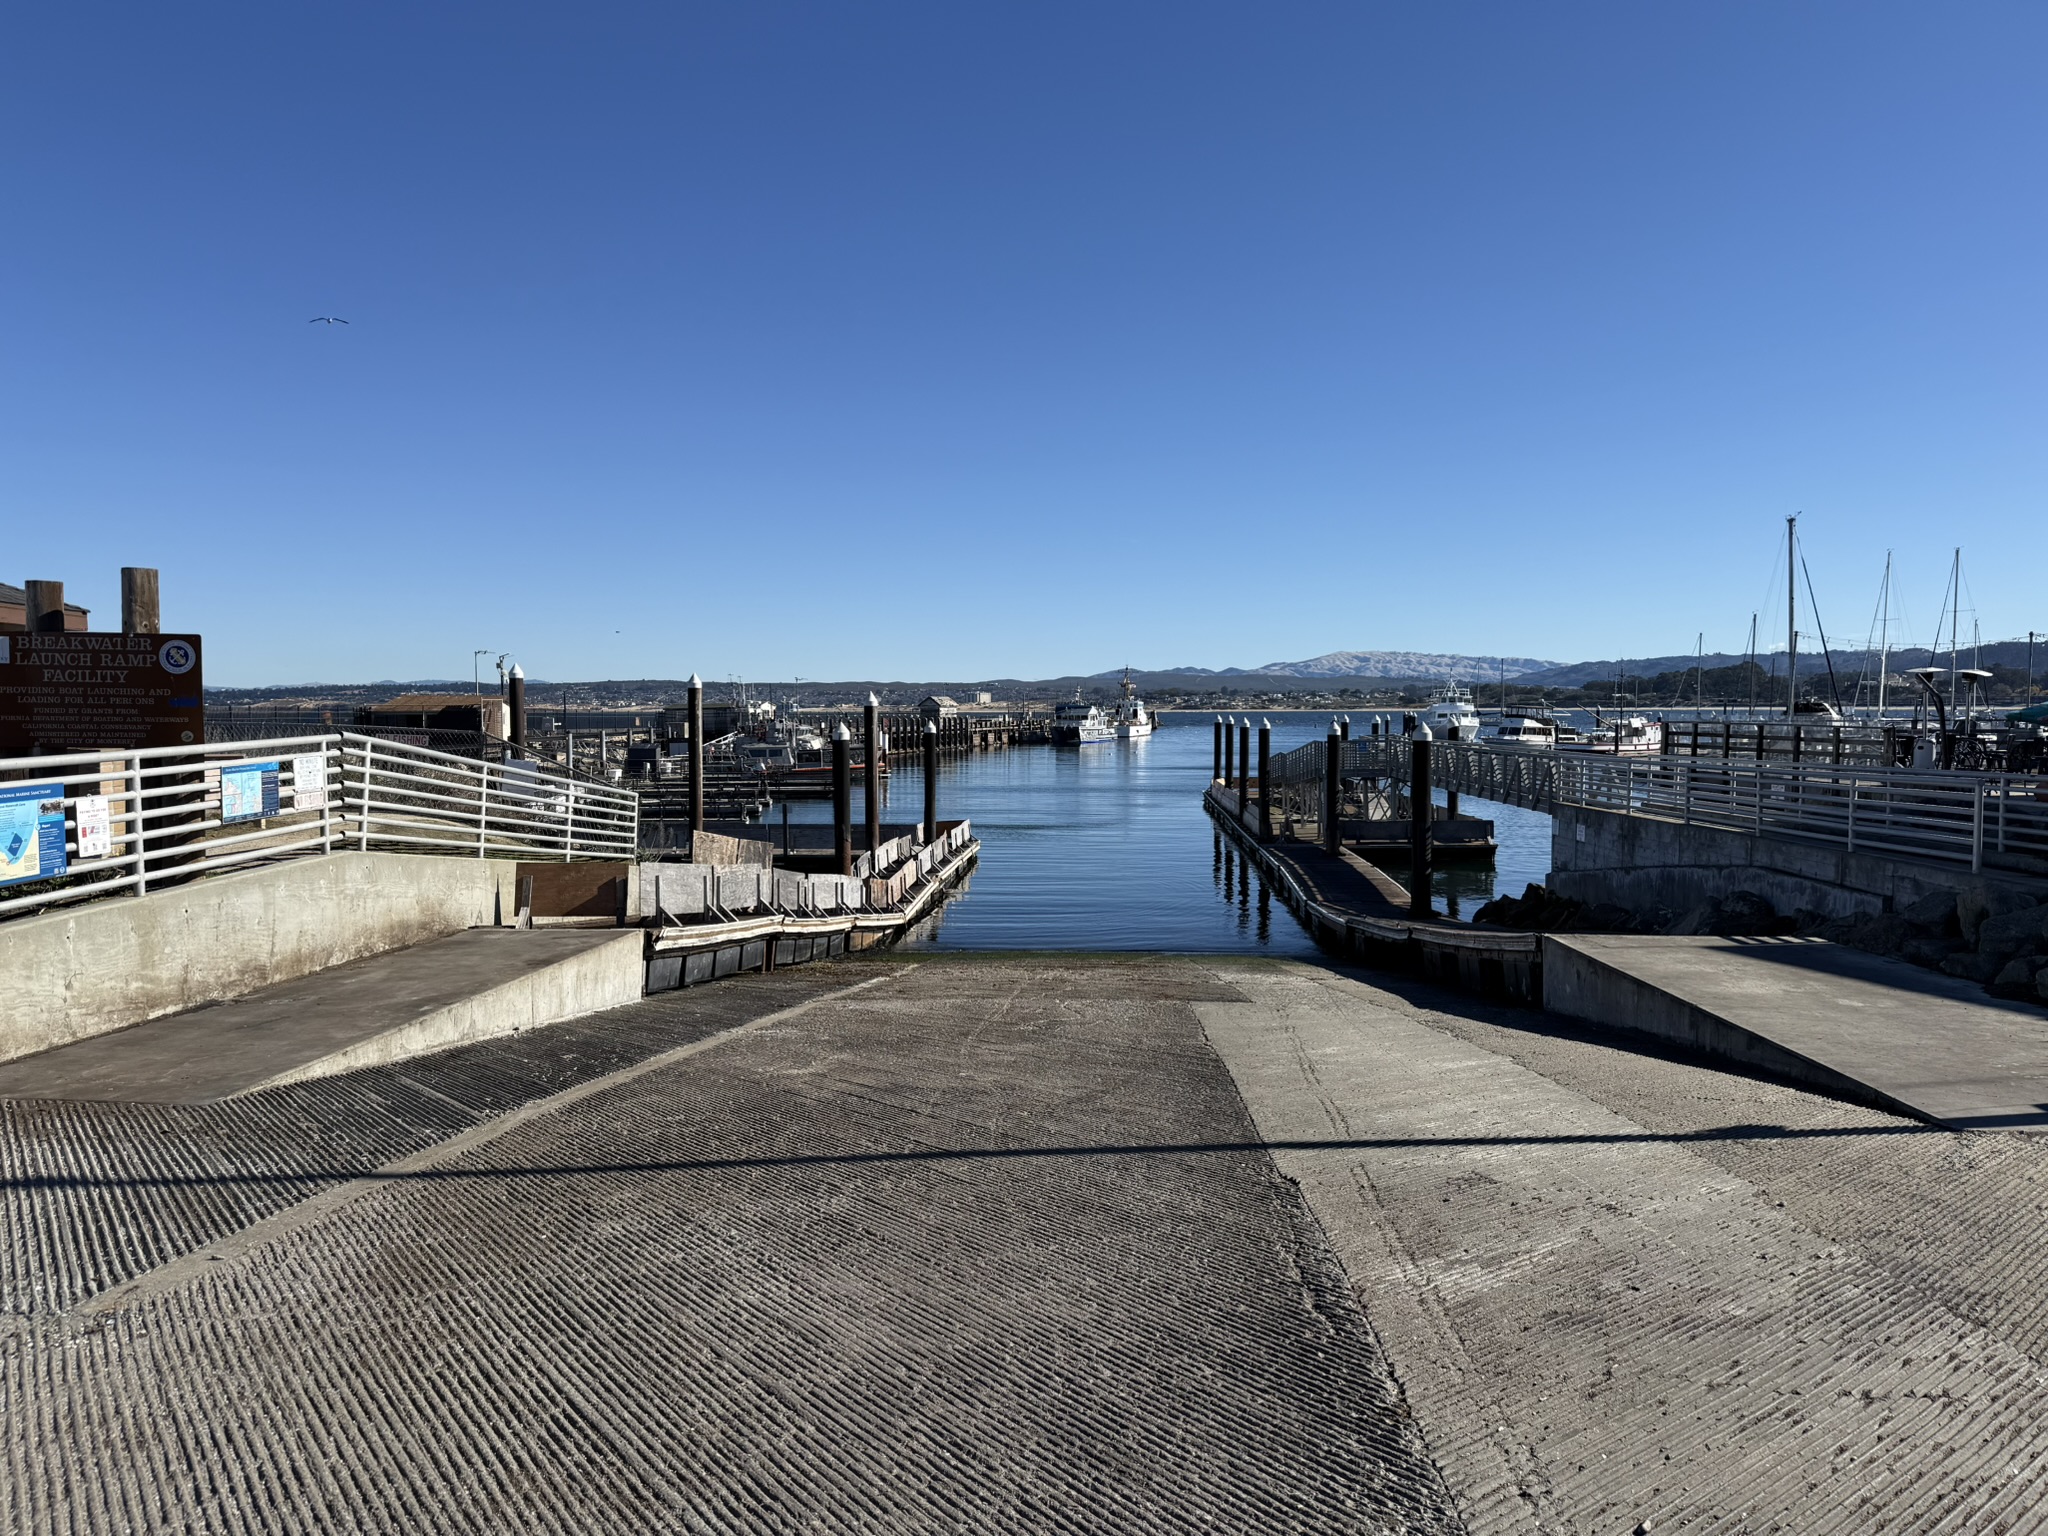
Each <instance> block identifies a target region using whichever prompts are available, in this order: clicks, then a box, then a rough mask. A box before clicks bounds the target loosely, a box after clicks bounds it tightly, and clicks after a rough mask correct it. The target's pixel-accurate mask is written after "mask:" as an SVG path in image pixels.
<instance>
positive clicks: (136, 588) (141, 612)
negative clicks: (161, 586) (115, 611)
mask: <svg viewBox="0 0 2048 1536" xmlns="http://www.w3.org/2000/svg"><path fill="white" fill-rule="evenodd" d="M121 633H122V634H124V635H158V634H162V633H163V608H162V606H161V604H160V603H159V602H158V600H157V573H156V572H155V571H154V570H152V569H150V568H149V567H148V566H143V565H124V566H122V567H121Z"/></svg>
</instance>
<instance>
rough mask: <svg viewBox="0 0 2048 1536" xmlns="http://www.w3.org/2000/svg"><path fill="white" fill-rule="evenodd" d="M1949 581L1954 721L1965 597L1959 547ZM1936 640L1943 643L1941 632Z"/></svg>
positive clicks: (1950, 682) (1950, 700)
mask: <svg viewBox="0 0 2048 1536" xmlns="http://www.w3.org/2000/svg"><path fill="white" fill-rule="evenodd" d="M1948 580H1949V598H1948V717H1949V719H1951V720H1953V719H1955V717H1956V697H1957V695H1956V630H1957V628H1958V626H1959V624H1960V621H1961V618H1962V615H1961V614H1960V613H1959V612H1958V609H1959V608H1960V606H1961V603H1962V596H1963V552H1962V549H1961V548H1960V547H1958V548H1957V550H1956V557H1955V560H1954V561H1953V562H1952V563H1951V564H1950V566H1949V575H1948ZM1934 639H1935V643H1936V644H1937V645H1939V644H1940V643H1941V635H1940V632H1939V631H1937V632H1936V634H1935V637H1934Z"/></svg>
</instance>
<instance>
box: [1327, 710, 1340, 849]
mask: <svg viewBox="0 0 2048 1536" xmlns="http://www.w3.org/2000/svg"><path fill="white" fill-rule="evenodd" d="M1343 785H1344V737H1343V736H1342V734H1341V733H1340V732H1339V731H1338V729H1337V722H1336V721H1334V720H1332V721H1331V722H1330V734H1329V735H1327V736H1325V737H1324V738H1323V851H1324V852H1325V853H1332V854H1334V853H1335V852H1337V850H1338V849H1340V848H1342V847H1343V846H1344V840H1343V836H1342V829H1341V828H1340V827H1339V825H1338V822H1337V812H1338V809H1339V805H1338V802H1339V800H1340V798H1341V796H1342V792H1343Z"/></svg>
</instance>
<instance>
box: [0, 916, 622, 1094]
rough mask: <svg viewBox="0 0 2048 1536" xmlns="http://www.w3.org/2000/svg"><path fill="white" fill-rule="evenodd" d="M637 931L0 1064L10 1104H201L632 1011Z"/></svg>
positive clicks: (351, 972) (417, 960) (523, 948)
mask: <svg viewBox="0 0 2048 1536" xmlns="http://www.w3.org/2000/svg"><path fill="white" fill-rule="evenodd" d="M643 945H644V939H643V936H642V934H641V933H640V931H639V930H638V929H630V930H624V931H622V930H620V929H616V928H608V929H553V930H524V931H523V930H518V929H512V928H472V929H470V930H468V931H467V932H464V933H457V934H451V935H449V936H448V937H447V938H443V939H436V940H433V941H432V942H430V943H426V944H416V945H414V946H412V947H411V948H409V949H401V950H393V951H390V952H388V953H385V954H382V955H377V956H374V957H372V958H370V959H367V960H358V961H355V962H353V963H351V964H348V965H341V966H335V967H333V968H332V969H329V970H324V971H319V972H316V973H315V974H313V975H311V976H302V977H300V978H298V979H297V980H294V981H287V982H281V983H279V984H278V985H276V986H272V987H265V988H263V989H262V990H261V991H258V992H253V993H250V994H249V995H247V996H245V997H240V998H236V999H234V1000H232V1001H229V1002H222V1003H210V1004H207V1005H205V1006H203V1007H199V1008H194V1009H191V1010H189V1011H187V1012H185V1013H177V1014H171V1015H169V1016H167V1017H164V1018H160V1019H154V1020H151V1021H150V1022H149V1023H146V1024H138V1025H135V1026H134V1027H132V1028H130V1029H124V1030H119V1031H116V1032H115V1033H112V1034H105V1035H97V1036H94V1037H93V1038H92V1039H89V1040H79V1041H75V1042H73V1043H72V1044H70V1045H64V1046H59V1047H58V1048H56V1049H55V1050H49V1051H44V1052H42V1053H41V1054H39V1055H35V1056H25V1057H21V1058H19V1059H18V1060H15V1061H10V1062H5V1063H0V1098H14V1099H86V1100H102V1101H119V1102H127V1103H139V1104H201V1103H209V1102H212V1101H214V1100H218V1099H227V1098H233V1097H235V1096H236V1095H237V1094H243V1093H250V1092H253V1091H255V1090H256V1089H259V1088H272V1087H276V1086H278V1085H279V1084H282V1083H292V1082H300V1081H303V1080H305V1079H308V1078H316V1077H331V1076H334V1075H336V1074H338V1073H342V1072H352V1071H355V1070H357V1069H358V1068H362V1067H368V1066H375V1065H377V1064H379V1063H382V1062H388V1061H397V1060H401V1059H403V1058H405V1057H408V1056H419V1055H423V1054H425V1053H427V1052H429V1051H438V1050H444V1049H446V1048H447V1047H449V1046H451V1045H458V1044H460V1043H462V1042H463V1041H466V1040H477V1039H483V1038H485V1037H488V1036H491V1035H504V1034H511V1033H514V1032H515V1031H518V1030H522V1029H530V1028H533V1027H534V1026H536V1025H541V1024H552V1023H556V1022H558V1021H559V1020H562V1019H571V1018H577V1017H580V1016H581V1015H583V1014H587V1013H595V1012H597V1011H598V1010H600V1009H604V1008H613V1007H617V1006H619V1005H620V1004H622V1003H629V1002H633V1001H635V1000H636V999H638V998H639V997H640V995H641V990H642V981H643V977H644V970H645V967H644V961H643V958H642V953H641V951H642V948H643Z"/></svg>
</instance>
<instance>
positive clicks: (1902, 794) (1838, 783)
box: [1274, 737, 2048, 871]
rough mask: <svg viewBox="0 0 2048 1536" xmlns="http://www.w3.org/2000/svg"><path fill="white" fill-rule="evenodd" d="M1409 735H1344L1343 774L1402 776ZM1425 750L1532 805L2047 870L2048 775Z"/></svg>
mask: <svg viewBox="0 0 2048 1536" xmlns="http://www.w3.org/2000/svg"><path fill="white" fill-rule="evenodd" d="M1312 745H1313V746H1314V749H1315V751H1314V754H1313V761H1311V760H1310V755H1309V753H1308V749H1306V748H1304V749H1302V751H1301V752H1299V753H1289V754H1288V755H1287V758H1286V759H1275V763H1276V765H1277V764H1278V763H1281V762H1286V763H1287V771H1288V773H1289V775H1290V777H1298V778H1301V779H1303V780H1306V779H1307V778H1308V777H1309V776H1310V773H1311V771H1313V774H1314V775H1315V776H1317V777H1319V776H1320V773H1321V752H1322V745H1321V743H1314V744H1312ZM1408 746H1409V744H1408V742H1407V740H1406V738H1404V737H1379V738H1374V739H1368V740H1366V741H1362V742H1361V741H1354V742H1351V743H1348V744H1347V745H1346V747H1345V749H1344V754H1343V760H1342V768H1343V772H1344V773H1345V774H1346V775H1347V776H1349V775H1362V776H1366V777H1373V778H1381V779H1385V780H1387V781H1389V782H1390V783H1394V784H1405V783H1406V782H1407V781H1408V773H1409V753H1408ZM1431 750H1432V761H1431V769H1432V773H1431V777H1432V780H1433V782H1434V783H1435V785H1436V787H1438V788H1440V789H1453V790H1457V791H1458V792H1459V793H1461V794H1466V795H1470V796H1472V797H1473V798H1475V799H1482V800H1495V801H1500V802H1503V803H1506V804H1511V805H1524V806H1528V807H1530V808H1531V809H1534V810H1541V811H1548V810H1550V809H1552V808H1553V807H1554V806H1560V805H1564V806H1582V807H1585V808H1587V809H1591V810H1604V811H1612V812H1615V813H1617V814H1620V815H1624V816H1647V817H1654V818H1657V819H1660V820H1667V821H1676V822H1680V823H1683V824H1685V825H1688V826H1703V827H1721V828H1725V829H1727V830H1729V831H1736V832H1748V833H1750V834H1752V835H1753V836H1758V837H1774V838H1786V839H1793V840H1798V841H1803V842H1819V843H1829V844H1837V845H1840V846H1841V847H1843V848H1846V849H1848V850H1851V851H1857V852H1868V853H1882V854H1891V855H1894V856H1898V857H1903V858H1914V859H1928V860H1933V861H1936V862H1939V863H1945V864H1958V865H1965V866H1967V867H1968V868H1970V869H1972V870H1982V869H1985V868H1987V867H1991V868H1999V867H2003V868H2007V869H2020V870H2044V871H2048V775H2043V774H2038V773H2034V774H2025V773H1966V772H1961V771H1954V770H1947V771H1943V770H1929V769H1912V768H1881V767H1874V766H1870V765H1865V764H1853V763H1844V764H1835V763H1790V762H1784V761H1779V762H1768V761H1766V762H1762V763H1758V762H1753V761H1751V762H1745V761H1743V760H1741V759H1739V758H1707V757H1698V758H1695V757H1674V756H1663V755H1658V756H1646V757H1613V756H1604V755H1601V754H1598V753H1580V752H1514V751H1500V750H1496V749H1494V748H1491V747H1487V746H1484V745H1480V744H1472V743H1465V742H1437V743H1435V744H1434V746H1433V747H1432V749H1431ZM1297 757H1299V758H1301V759H1302V761H1301V762H1300V763H1299V764H1296V763H1295V762H1294V761H1293V759H1295V758H1297ZM1274 777H1275V778H1276V780H1277V779H1279V778H1280V773H1279V772H1278V771H1276V772H1275V774H1274Z"/></svg>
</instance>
